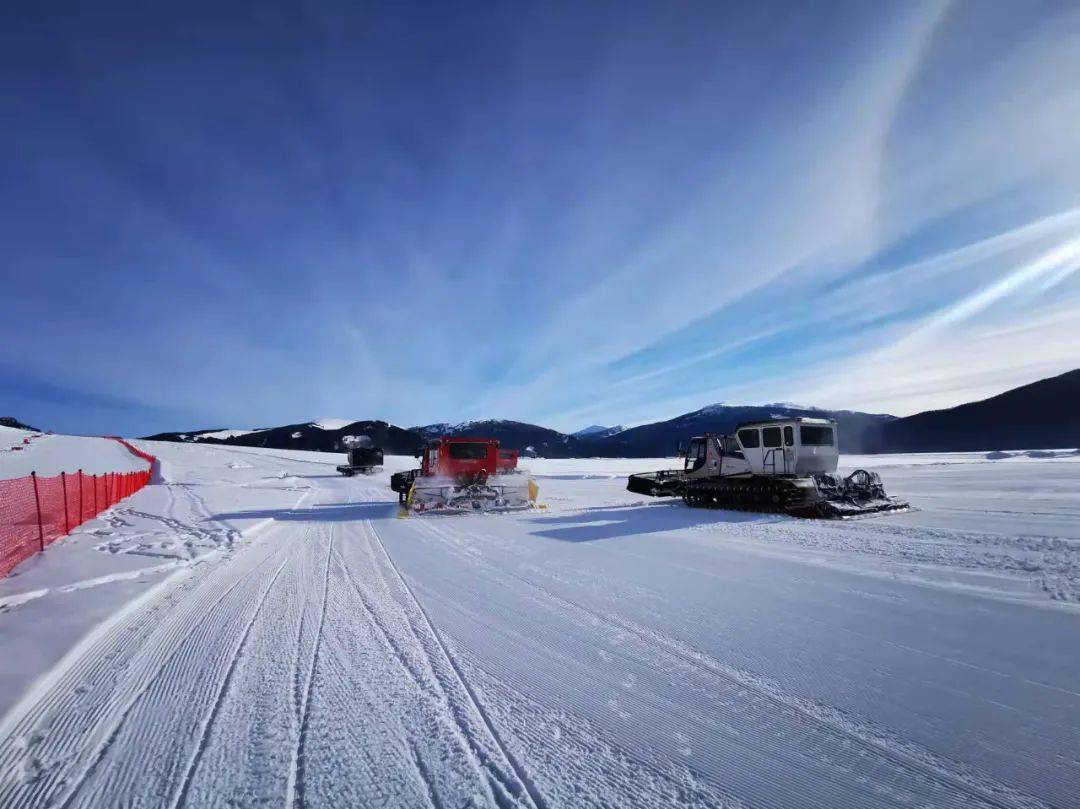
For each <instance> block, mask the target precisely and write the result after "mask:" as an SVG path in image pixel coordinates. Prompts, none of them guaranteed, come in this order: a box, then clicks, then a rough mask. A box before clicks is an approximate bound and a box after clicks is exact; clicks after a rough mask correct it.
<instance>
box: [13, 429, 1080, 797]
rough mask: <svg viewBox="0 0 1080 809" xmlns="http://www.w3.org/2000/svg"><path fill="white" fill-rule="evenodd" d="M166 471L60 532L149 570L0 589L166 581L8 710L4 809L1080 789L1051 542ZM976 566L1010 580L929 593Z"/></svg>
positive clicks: (266, 473)
mask: <svg viewBox="0 0 1080 809" xmlns="http://www.w3.org/2000/svg"><path fill="white" fill-rule="evenodd" d="M155 449H158V448H157V447H155ZM161 452H162V454H163V455H164V456H167V457H166V458H165V460H166V461H167V462H168V463H170V464H173V465H175V467H176V468H177V469H179V470H181V472H183V471H184V470H185V469H188V470H191V471H189V472H187V473H186V475H185V479H184V480H177V479H169V480H167V481H166V482H165V484H164V485H161V486H158V487H151V489H159V490H161V491H162V493H163V494H165V496H164V497H162V498H160V499H159V500H157V501H153V502H154V503H156V505H151V504H150V503H151V501H150V500H148V499H147V497H145V496H143V493H140V495H137V496H136V497H135V498H132V499H131V500H130V501H125V503H123V504H120V505H119V506H118V507H115V508H113V509H111V510H110V511H109V512H106V513H105V514H104V515H102V518H101V519H100V520H98V521H95V522H94V523H91V524H88V525H87V526H84V527H83V530H85V534H86V535H87V536H91V537H95V538H98V537H108V539H107V540H106V542H105V543H101V546H100V547H99V551H100V552H102V553H103V554H105V555H106V556H107V555H108V554H109V553H119V554H120V555H126V554H140V553H141V554H144V555H149V556H153V555H154V554H155V553H158V552H159V551H160V554H159V555H164V556H168V558H170V559H171V560H172V561H169V562H167V563H166V564H157V565H156V566H153V567H146V568H137V569H134V570H132V571H124V572H118V573H114V574H107V575H103V576H97V577H87V578H85V579H83V580H79V581H74V582H70V583H67V584H64V585H63V586H54V587H51V588H50V587H43V588H39V589H32V590H30V589H28V590H27V591H26V592H24V593H16V594H14V595H10V596H6V597H0V619H5V620H17V619H18V617H19V615H20V612H21V611H23V610H27V609H29V608H30V607H31V606H32V605H34V604H48V603H50V602H49V599H59V598H76V597H78V594H79V593H80V592H82V591H84V590H86V591H89V590H91V589H93V590H94V591H102V590H104V589H107V588H108V587H109V586H110V585H113V584H115V583H117V582H120V581H125V580H131V579H134V578H138V577H139V576H144V575H147V574H148V573H153V574H155V575H165V578H162V579H160V580H159V581H152V582H151V583H150V586H149V588H148V589H145V590H143V591H141V593H140V594H139V595H137V596H136V597H133V598H131V599H130V600H128V601H127V602H126V603H123V604H122V606H121V607H120V608H119V609H117V610H116V611H115V612H114V613H113V614H112V615H111V617H109V618H107V619H106V620H104V621H102V622H100V623H98V624H97V625H96V626H94V627H92V628H90V629H89V631H88V632H87V633H86V634H85V636H84V637H82V639H81V640H80V641H79V642H78V643H77V644H76V645H75V646H74V647H73V648H72V649H71V650H70V652H69V653H68V654H67V656H66V657H64V658H63V659H62V660H61V661H60V662H59V663H57V664H56V665H55V666H54V667H53V668H52V670H51V671H49V672H48V673H47V674H45V675H44V676H42V677H41V678H40V679H39V680H38V681H37V682H36V683H35V684H34V685H33V687H31V688H30V690H29V691H27V692H26V693H25V694H24V696H23V698H22V699H21V700H20V701H19V702H18V703H17V704H16V705H15V706H14V707H13V708H12V709H11V711H10V712H9V713H8V714H7V716H6V717H5V718H4V719H3V720H2V721H0V805H2V806H4V807H8V806H11V807H38V806H54V807H100V806H130V807H141V806H147V807H151V806H153V807H157V806H167V807H184V806H256V805H264V804H271V805H284V806H289V807H323V806H327V807H328V806H417V807H434V808H435V809H450V808H451V807H467V806H474V807H479V806H494V807H500V808H501V809H511V807H529V808H530V809H554V808H555V807H571V806H627V805H643V806H666V805H683V806H702V807H706V806H708V807H731V808H732V809H737V808H740V807H746V806H766V807H785V806H822V807H875V806H881V807H886V806H952V807H1024V809H1042V808H1043V807H1054V806H1061V807H1065V806H1069V805H1070V800H1071V799H1070V797H1069V796H1075V795H1076V794H1080V729H1078V728H1080V689H1077V688H1075V687H1070V686H1069V682H1070V680H1069V677H1070V672H1072V673H1073V674H1075V671H1076V670H1077V669H1076V665H1077V664H1078V663H1080V653H1078V652H1077V651H1076V649H1077V647H1080V643H1078V640H1080V634H1078V633H1077V631H1078V630H1080V613H1078V612H1077V611H1076V610H1075V608H1074V605H1073V604H1072V603H1070V602H1072V601H1075V600H1076V599H1077V597H1078V593H1080V590H1078V589H1077V588H1076V582H1077V581H1078V580H1080V564H1078V556H1080V553H1078V548H1077V546H1078V544H1080V542H1078V540H1077V539H1076V538H1074V537H1072V536H1056V535H1054V534H1053V533H1040V532H1039V530H1038V529H1037V527H1036V528H1035V529H1034V530H1027V531H1023V532H1018V533H1012V534H1010V533H1008V532H1001V533H995V532H994V531H990V530H982V529H980V530H970V529H964V528H961V527H957V525H955V524H949V525H945V526H943V527H942V526H939V527H933V526H928V525H923V524H921V523H920V522H919V520H924V519H926V518H925V517H923V516H920V515H918V514H916V515H906V516H905V518H904V519H903V520H900V519H898V518H895V517H894V518H892V519H889V518H880V519H879V520H875V521H865V522H863V521H860V522H859V523H844V524H821V523H809V522H805V521H796V520H787V519H783V518H779V519H778V518H756V517H752V516H748V515H734V516H728V515H725V514H723V513H702V512H692V511H690V510H686V509H682V508H681V507H680V506H668V505H664V504H652V503H650V504H642V503H641V502H640V500H637V499H634V498H633V497H632V496H629V495H627V494H625V493H624V492H621V491H620V490H621V479H619V478H618V477H617V476H613V475H612V474H608V473H606V472H605V471H603V468H602V467H601V468H600V470H599V471H598V472H597V473H595V474H586V473H582V474H576V473H572V472H573V470H570V471H567V470H564V469H562V468H560V467H559V466H558V465H555V468H554V469H552V470H551V472H552V474H550V475H548V476H547V477H548V480H546V481H544V482H543V485H544V486H548V485H550V486H551V492H550V494H551V499H550V502H552V503H554V504H565V505H564V506H563V507H562V508H561V509H554V510H552V511H549V512H546V513H545V512H532V513H526V514H516V515H501V516H471V515H470V516H464V517H456V518H455V517H449V518H441V517H427V518H420V519H417V518H409V519H403V520H402V519H394V516H395V512H396V505H395V504H394V503H393V501H392V500H391V498H392V497H393V495H392V493H390V492H389V491H388V490H387V489H386V488H385V480H382V479H379V478H370V479H363V480H356V479H350V480H346V479H343V478H338V477H332V476H330V475H328V474H327V472H326V468H327V466H328V465H329V461H330V460H332V457H331V458H330V459H328V456H316V455H314V454H310V453H296V454H295V457H293V456H289V455H286V454H283V453H280V452H277V453H267V452H259V451H257V450H247V449H245V450H237V451H235V452H234V451H232V450H231V449H226V448H221V447H213V448H211V447H205V448H204V447H198V448H196V447H190V446H181V447H177V448H175V449H173V448H172V447H169V446H168V445H165V446H164V447H162V448H161ZM241 456H243V457H244V458H245V459H246V460H245V461H243V462H238V461H237V459H238V458H240V457H241ZM196 460H198V461H199V463H201V464H203V465H204V467H205V470H204V471H202V472H199V473H198V474H196V471H194V470H196V469H197V468H199V469H201V468H203V467H197V465H196V466H193V465H192V464H194V463H195V461H196ZM249 462H250V463H249ZM393 463H401V464H402V465H408V464H409V463H411V459H396V460H395V459H388V466H389V465H390V464H393ZM562 463H563V465H565V464H566V463H567V462H562ZM185 464H187V466H185ZM598 465H599V464H598ZM1036 466H1037V464H1035V463H1034V462H1033V463H1031V464H1024V465H1023V468H1024V469H1028V468H1036ZM1016 468H1020V467H1019V465H1017V467H1016ZM388 471H389V470H388ZM563 472H566V474H563ZM613 474H615V473H613ZM1017 474H1026V472H1024V471H1023V469H1022V470H1021V472H1019V473H1017ZM200 475H201V476H202V477H200ZM230 476H231V477H230ZM384 477H385V475H384ZM886 483H887V484H888V483H889V480H888V479H887V480H886ZM584 486H591V487H595V488H593V489H591V490H590V491H591V495H589V496H588V497H586V496H585V495H582V494H581V493H580V492H578V490H577V487H584ZM560 487H561V488H560ZM144 491H149V490H144ZM260 492H265V493H263V494H261V493H260ZM575 492H577V493H576V494H575ZM297 493H299V500H297V499H296V498H297ZM542 494H543V491H542ZM270 496H272V497H275V498H277V499H276V500H274V502H275V503H279V504H282V505H279V506H276V507H272V508H270V507H268V508H261V507H260V504H261V502H263V501H262V500H260V498H265V497H270ZM589 497H591V498H592V501H591V504H590V500H589ZM287 498H291V500H289V499H287ZM266 502H269V501H266ZM288 502H292V503H293V504H294V505H292V506H291V507H289V506H288V505H287V503H288ZM222 503H227V504H228V505H226V506H222V505H221V504H222ZM245 504H247V505H246V507H245ZM253 506H254V507H253ZM583 506H589V507H583ZM1015 511H1023V509H1016V510H1015ZM1067 511H1068V509H1067V508H1066V509H1065V511H1064V512H1062V511H1061V510H1060V509H1059V513H1065V512H1067ZM1030 512H1031V513H1032V514H1033V515H1035V517H1034V518H1033V519H1035V520H1036V523H1037V521H1038V519H1039V515H1040V514H1044V513H1046V509H1045V508H1044V507H1043V505H1041V504H1038V503H1033V504H1032V507H1031V508H1030ZM930 516H931V517H934V518H935V519H936V518H937V517H936V516H935V514H931V515H930ZM949 519H953V518H949ZM238 521H239V522H238ZM263 523H268V526H269V527H267V528H266V529H265V530H260V531H258V532H255V531H252V530H251V528H252V526H257V525H261V524H263ZM1047 524H1052V523H1047ZM238 525H240V526H243V528H238V527H237V526H238ZM110 543H112V545H111V546H110ZM76 544H77V543H76ZM162 544H165V545H167V546H168V547H167V548H162V547H161V546H162ZM177 548H182V549H183V550H182V552H176V549H177ZM66 550H72V551H74V549H65V548H57V549H56V550H55V551H50V553H54V552H55V553H59V552H62V551H66ZM48 556H49V554H46V557H48ZM151 564H153V560H151ZM860 566H862V568H864V569H863V570H861V571H860ZM941 570H947V571H951V573H949V575H948V576H944V577H941V576H939V575H938V574H939V573H940V571H941ZM901 573H903V575H901ZM976 573H978V574H979V575H985V576H989V577H991V579H992V582H991V584H993V583H994V582H998V579H997V578H993V577H999V578H1001V577H1004V578H1001V581H1004V582H1005V583H1006V585H1007V586H1005V585H1002V586H1005V589H1004V590H1003V591H1002V592H982V593H980V592H978V589H977V588H976V587H975V586H974V585H970V583H969V582H968V581H967V580H963V581H954V580H953V578H952V577H957V576H961V575H975V574H976ZM865 574H869V575H865ZM920 576H921V577H922V578H921V579H920V578H919V577H920ZM913 577H914V579H915V580H916V581H914V582H913V581H909V580H907V579H912V578H913ZM980 581H982V580H980ZM1017 582H1019V584H1017ZM1023 582H1030V583H1031V591H1027V590H1024V588H1023V586H1022V583H1023ZM1040 582H1041V591H1042V594H1043V597H1044V599H1043V600H1044V602H1045V603H1041V602H1040V603H1039V604H1038V606H1040V607H1042V608H1039V609H1036V608H1034V605H1035V602H1034V601H1033V599H1034V598H1035V595H1034V593H1035V592H1039V591H1040ZM991 584H986V582H982V584H981V585H980V586H982V587H983V588H984V589H986V588H989V587H991ZM965 588H966V589H965ZM969 591H970V592H969ZM1047 594H1049V595H1047ZM1051 598H1054V599H1058V602H1057V603H1056V604H1055V603H1053V602H1052V601H1051ZM1029 602H1030V603H1029ZM5 610H6V612H5ZM931 614H933V615H936V616H937V619H936V620H937V622H938V623H937V624H936V625H926V616H927V615H931ZM986 626H991V627H993V628H994V630H995V631H997V632H1001V633H1008V632H1014V633H1015V627H1027V630H1028V633H1029V634H1030V635H1031V637H1030V638H1025V639H1023V640H1024V642H1023V643H1020V644H1018V645H1017V648H1016V650H1015V651H1011V652H1010V651H1009V650H1002V649H1000V648H998V646H999V645H998V644H995V643H994V642H989V643H982V642H980V640H979V638H980V634H979V631H980V630H978V629H974V630H973V629H972V627H986ZM1014 640H1020V639H1017V638H1014ZM2 651H3V641H2V640H0V652H2ZM1032 656H1036V657H1039V659H1038V660H1036V661H1033V662H1032V663H1031V664H1030V665H1025V659H1024V658H1025V657H1032ZM1073 682H1075V680H1073ZM968 725H970V726H968Z"/></svg>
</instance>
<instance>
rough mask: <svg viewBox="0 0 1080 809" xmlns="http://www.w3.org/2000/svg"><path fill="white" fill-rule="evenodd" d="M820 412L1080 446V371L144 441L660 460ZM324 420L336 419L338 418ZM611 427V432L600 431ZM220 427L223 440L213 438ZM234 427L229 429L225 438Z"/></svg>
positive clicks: (914, 442) (1042, 444) (897, 439)
mask: <svg viewBox="0 0 1080 809" xmlns="http://www.w3.org/2000/svg"><path fill="white" fill-rule="evenodd" d="M777 416H779V417H783V418H793V417H798V416H808V417H827V418H833V419H835V420H836V421H837V425H838V431H839V444H840V451H841V452H842V453H846V454H853V453H876V452H934V451H936V452H943V451H993V450H1010V449H1061V448H1066V447H1073V446H1080V369H1077V370H1074V371H1068V372H1066V373H1064V374H1060V375H1058V376H1056V377H1049V378H1047V379H1042V380H1038V381H1036V382H1032V383H1030V384H1027V385H1022V386H1020V387H1018V388H1014V389H1012V390H1009V391H1005V392H1004V393H1001V394H998V395H996V396H992V397H989V398H987V399H983V400H980V401H977V402H968V403H966V404H962V405H957V406H956V407H952V408H944V409H941V410H932V411H926V412H924V413H917V414H915V415H912V416H906V417H902V418H898V417H896V416H892V415H888V414H884V413H863V412H860V411H856V410H829V409H827V408H819V407H813V406H799V405H793V404H790V403H783V402H773V403H769V404H764V405H731V404H724V403H722V402H720V403H715V404H711V405H705V406H704V407H701V408H698V409H697V410H693V411H690V412H688V413H682V414H680V415H678V416H675V417H674V418H671V419H666V420H664V421H657V422H651V423H648V424H639V425H637V426H635V427H626V428H623V427H621V426H620V427H611V428H607V427H601V426H600V425H593V426H592V427H587V428H585V430H579V431H578V432H576V433H562V432H559V431H558V430H553V429H550V428H548V427H543V426H541V425H538V424H529V423H527V422H522V421H515V420H513V419H479V420H473V421H464V422H459V423H456V424H453V423H449V422H437V423H433V424H427V425H418V426H414V427H409V428H403V427H398V426H396V425H394V424H390V423H389V422H385V421H356V422H352V423H350V424H348V425H345V426H342V427H340V428H339V429H324V428H321V427H319V426H318V423H319V420H315V421H313V422H305V423H303V424H290V425H284V426H281V427H273V428H267V429H262V430H251V431H246V430H228V429H222V428H217V429H211V430H189V431H187V432H184V433H158V434H157V435H153V436H147V438H149V439H151V440H164V441H189V442H191V441H197V442H200V443H219V444H232V445H237V446H265V447H272V448H275V449H310V450H319V451H323V452H336V451H342V450H341V446H342V445H341V439H342V438H343V437H344V436H346V435H366V436H368V437H370V438H371V439H372V440H373V441H374V442H375V443H376V444H378V445H379V446H382V447H383V449H384V450H385V451H386V452H387V453H388V454H391V455H414V454H416V453H417V452H419V451H420V449H421V448H422V447H423V445H424V443H425V442H426V441H429V440H431V439H433V438H437V437H440V436H443V435H447V436H451V437H484V438H497V439H498V440H499V442H500V444H502V445H503V446H505V447H508V448H513V449H518V450H520V451H521V452H522V453H523V454H525V455H527V456H528V455H537V456H541V457H551V458H567V457H590V456H592V457H607V458H612V457H622V458H634V457H637V458H641V457H664V456H670V455H673V454H674V453H675V450H676V447H677V446H678V445H679V444H680V443H682V442H685V441H686V440H687V439H688V438H690V437H692V436H694V435H701V434H702V433H706V432H710V433H729V432H731V431H732V430H734V429H735V427H736V426H737V425H738V424H739V423H741V422H745V421H760V420H764V419H769V418H773V417H777ZM330 421H331V420H326V419H324V420H323V422H324V423H327V426H337V423H338V422H343V421H344V419H340V420H333V424H332V425H331V424H329V422H330ZM603 431H612V432H603ZM211 433H218V434H220V435H221V436H225V437H214V436H211V435H210V434H211ZM230 433H237V434H236V435H227V434H230Z"/></svg>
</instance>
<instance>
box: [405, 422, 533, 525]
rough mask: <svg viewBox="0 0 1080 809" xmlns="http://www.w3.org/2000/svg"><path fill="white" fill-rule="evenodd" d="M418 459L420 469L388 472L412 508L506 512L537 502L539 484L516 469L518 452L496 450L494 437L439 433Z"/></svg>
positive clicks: (409, 507)
mask: <svg viewBox="0 0 1080 809" xmlns="http://www.w3.org/2000/svg"><path fill="white" fill-rule="evenodd" d="M418 457H420V458H421V462H420V468H419V469H410V470H408V471H406V472H395V473H394V474H393V475H391V476H390V488H391V489H393V490H394V491H395V492H397V494H398V500H399V501H400V502H401V504H402V505H403V506H405V507H406V508H408V509H410V510H412V511H445V512H451V511H510V510H513V509H519V508H529V507H530V506H532V505H533V504H534V503H535V502H536V496H537V494H538V492H539V487H538V486H537V485H536V482H535V481H534V480H533V479H532V478H531V477H529V475H528V474H526V473H525V472H523V471H522V470H520V469H518V468H517V459H518V454H517V451H516V450H500V449H499V442H498V440H497V439H494V438H447V437H445V436H444V437H443V438H440V439H438V440H436V441H431V442H429V443H428V445H427V446H425V447H424V450H423V453H422V454H421V455H420V456H418Z"/></svg>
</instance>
